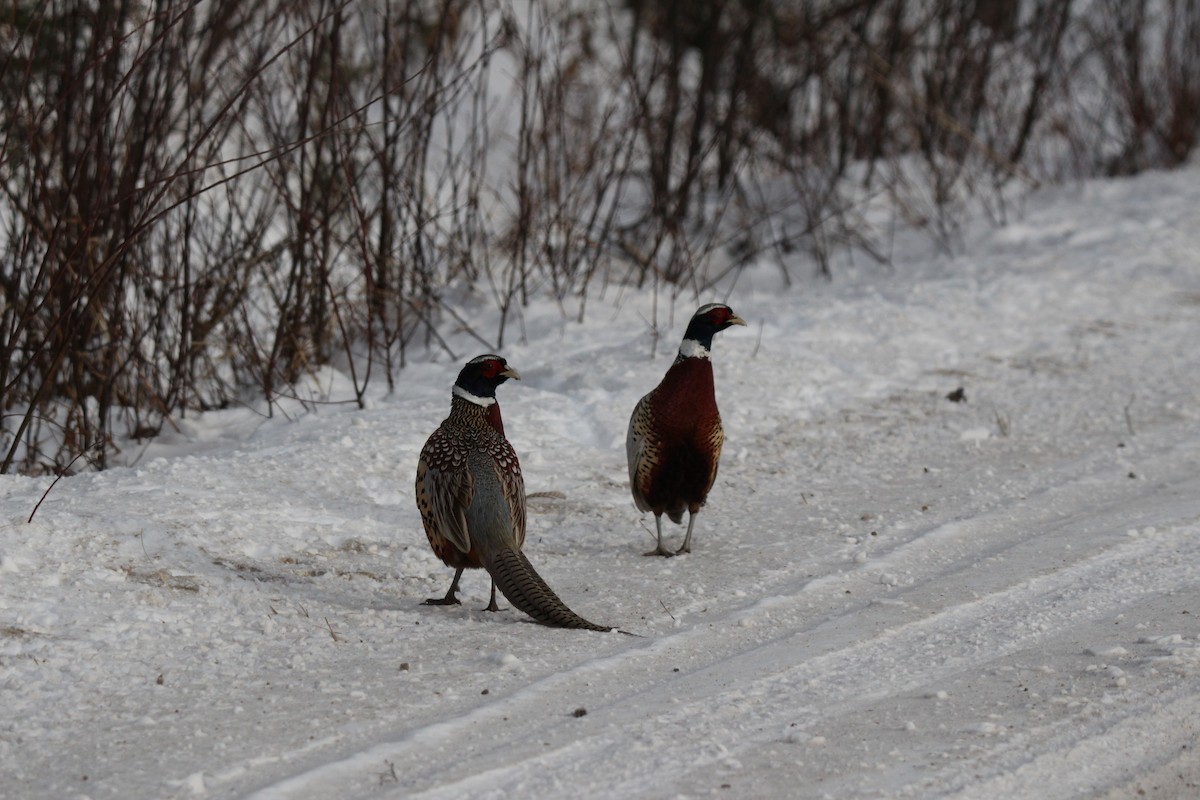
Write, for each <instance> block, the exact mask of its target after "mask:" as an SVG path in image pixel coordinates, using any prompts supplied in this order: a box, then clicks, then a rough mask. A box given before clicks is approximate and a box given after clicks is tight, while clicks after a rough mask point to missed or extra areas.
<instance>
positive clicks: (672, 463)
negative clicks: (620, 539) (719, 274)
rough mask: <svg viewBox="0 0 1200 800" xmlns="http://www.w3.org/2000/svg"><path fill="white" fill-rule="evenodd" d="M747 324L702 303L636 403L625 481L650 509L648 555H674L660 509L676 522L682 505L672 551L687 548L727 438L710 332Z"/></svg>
mask: <svg viewBox="0 0 1200 800" xmlns="http://www.w3.org/2000/svg"><path fill="white" fill-rule="evenodd" d="M745 324H746V323H745V322H744V321H743V320H742V319H741V317H738V316H737V315H736V314H734V313H733V311H732V309H730V308H729V307H728V306H725V305H721V304H719V303H713V304H710V305H706V306H701V307H700V309H699V310H698V311H697V312H696V314H695V316H693V317H692V320H691V322H690V323H689V324H688V329H687V332H686V333H685V334H684V338H683V343H682V345H680V348H679V355H678V356H677V357H676V359H675V363H673V364H672V365H671V367H670V368H669V369H668V370H667V374H666V375H665V376H663V379H662V382H661V383H659V385H658V386H656V387H655V388H654V389H653V390H652V391H651V392H650V393H649V394H647V395H646V396H645V397H643V398H642V399H641V400H639V401H638V404H637V405H636V406H635V407H634V409H633V415H632V416H631V417H630V419H629V432H628V434H627V435H626V438H625V452H626V457H627V459H628V464H629V488H630V490H631V492H632V494H633V502H634V504H635V505H636V506H637V507H638V510H640V511H651V512H653V513H654V522H655V527H656V529H657V534H658V541H657V546H656V548H655V549H654V550H651V551H650V552H649V553H647V555H662V556H670V555H673V554H672V553H671V552H670V551H669V550H667V549H665V548H664V547H663V543H662V515H663V514H666V515H667V516H668V517H670V518H671V520H672V521H673V522H675V523H677V524H678V523H680V522H682V521H683V512H684V511H687V512H688V529H687V534H686V536H685V537H684V540H683V545H682V546H681V547H680V548H679V550H678V551H677V552H680V553H688V552H691V545H692V528H693V525H694V524H695V515H696V514H697V512H699V511H700V508H701V506H703V505H704V503H705V501H706V500H707V499H708V493H709V491H710V490H711V489H712V486H713V482H714V481H715V480H716V478H717V467H718V465H719V462H720V459H721V446H722V444H723V443H724V441H725V432H724V430H723V429H722V427H721V415H720V413H719V412H718V411H717V399H716V393H715V391H714V389H713V371H712V362H711V361H710V360H709V349H710V348H711V347H712V337H713V335H714V334H716V333H717V332H719V331H723V330H725V329H726V328H728V327H729V326H730V325H745Z"/></svg>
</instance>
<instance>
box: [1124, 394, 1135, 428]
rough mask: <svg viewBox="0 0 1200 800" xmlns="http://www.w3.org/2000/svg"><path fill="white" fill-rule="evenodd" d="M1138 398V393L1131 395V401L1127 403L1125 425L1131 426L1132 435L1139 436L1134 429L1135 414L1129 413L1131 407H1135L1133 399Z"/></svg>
mask: <svg viewBox="0 0 1200 800" xmlns="http://www.w3.org/2000/svg"><path fill="white" fill-rule="evenodd" d="M1136 399H1137V395H1136V394H1131V395H1129V402H1128V403H1126V404H1125V427H1127V428H1129V435H1130V436H1137V433H1135V432H1134V430H1133V415H1132V414H1130V413H1129V409H1130V408H1132V407H1133V401H1134V400H1136Z"/></svg>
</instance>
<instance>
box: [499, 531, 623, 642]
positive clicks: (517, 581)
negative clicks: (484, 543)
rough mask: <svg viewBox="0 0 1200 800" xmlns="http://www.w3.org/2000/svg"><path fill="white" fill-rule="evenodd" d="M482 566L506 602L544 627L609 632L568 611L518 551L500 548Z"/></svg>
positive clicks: (608, 629) (605, 628) (602, 626)
mask: <svg viewBox="0 0 1200 800" xmlns="http://www.w3.org/2000/svg"><path fill="white" fill-rule="evenodd" d="M484 566H486V567H487V571H488V573H489V574H490V575H491V576H492V580H494V581H495V582H496V586H497V588H499V589H500V592H501V593H502V594H503V595H504V596H505V597H507V598H508V602H510V603H512V604H513V606H514V607H516V608H518V609H520V610H521V611H524V612H525V613H526V614H528V615H529V616H531V617H533V618H534V619H536V620H537V621H538V622H540V623H542V624H543V625H549V626H551V627H555V628H582V629H584V630H589V631H611V630H612V628H610V627H608V626H606V625H597V624H596V623H594V622H588V621H587V620H586V619H584V618H583V617H581V616H579V615H578V614H576V613H575V612H574V611H572V610H571V609H569V608H567V604H566V603H564V602H563V601H562V600H560V599H559V598H558V595H556V594H555V593H554V590H553V589H551V588H550V587H549V586H547V585H546V582H545V581H544V580H542V576H541V575H539V574H538V573H537V570H535V569H534V568H533V564H530V563H529V559H528V558H526V557H525V554H524V553H522V552H521V551H520V550H514V549H512V548H510V547H505V548H502V549H500V550H499V551H497V552H496V553H493V554H491V557H490V558H488V559H487V562H486V563H485V565H484Z"/></svg>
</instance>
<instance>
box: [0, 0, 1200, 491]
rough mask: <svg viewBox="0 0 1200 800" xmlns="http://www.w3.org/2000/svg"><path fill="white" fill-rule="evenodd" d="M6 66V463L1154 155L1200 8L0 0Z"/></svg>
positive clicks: (372, 377)
mask: <svg viewBox="0 0 1200 800" xmlns="http://www.w3.org/2000/svg"><path fill="white" fill-rule="evenodd" d="M0 93H2V95H3V97H2V102H0V120H2V125H0V331H2V333H0V347H2V348H3V351H4V352H3V354H2V356H0V392H2V395H0V397H2V408H0V414H2V416H0V472H11V471H24V472H37V471H42V470H52V471H53V470H61V469H62V468H64V467H65V466H66V465H67V463H68V462H69V461H70V460H71V459H72V458H73V457H75V456H77V455H78V454H80V453H83V452H86V453H88V458H89V461H90V463H91V464H93V465H94V466H98V467H103V466H104V465H105V464H106V463H108V460H109V459H110V458H111V456H112V454H113V453H114V452H115V449H116V448H118V447H120V446H121V442H123V441H127V440H128V439H131V438H132V439H137V438H145V437H149V436H153V435H155V434H156V433H157V432H158V431H159V430H161V428H162V426H164V425H167V426H170V425H172V424H174V422H173V421H174V420H177V419H179V418H182V417H183V416H185V415H187V414H189V413H194V412H197V411H203V410H205V409H212V408H219V407H223V406H225V405H227V404H229V403H232V402H240V401H241V400H243V399H246V398H258V399H261V398H266V400H267V401H268V407H269V408H275V401H276V400H278V399H279V398H281V397H286V396H288V395H291V394H293V393H295V392H296V390H297V386H298V385H300V384H302V383H303V382H304V381H305V378H306V376H309V375H311V374H312V373H313V371H314V370H315V369H316V368H317V367H319V366H322V365H326V364H333V365H335V366H337V367H338V368H339V369H341V370H342V371H343V372H345V373H346V374H347V375H349V376H350V377H351V379H352V380H353V384H354V386H355V389H356V392H357V397H358V400H359V401H360V402H361V401H362V398H363V397H364V394H365V392H366V391H367V388H368V386H369V385H370V384H371V383H372V382H373V381H375V382H379V381H383V382H385V383H386V385H387V386H388V387H389V388H393V387H394V386H395V384H394V382H395V381H397V380H400V379H402V376H403V373H402V372H401V370H400V368H401V367H402V366H403V365H404V364H405V363H406V361H407V360H408V359H409V358H410V357H411V354H412V352H413V349H414V348H420V350H421V351H422V352H424V351H426V350H428V349H429V348H434V349H439V350H446V351H449V349H450V348H449V346H448V345H447V344H446V343H445V341H443V335H444V334H445V332H446V331H448V330H456V331H464V330H465V331H467V332H469V333H470V334H471V335H473V336H474V337H475V338H476V339H477V340H478V341H479V343H480V346H485V345H486V346H488V347H495V348H499V347H502V346H503V344H504V342H505V341H508V340H511V338H512V336H514V333H513V323H514V321H515V320H516V319H517V318H518V316H519V311H520V308H521V306H522V305H523V304H524V303H526V302H527V301H528V300H529V299H530V298H531V297H535V296H543V297H544V296H549V297H552V298H554V299H556V300H557V301H558V302H559V303H560V305H561V307H562V310H563V313H564V315H568V316H570V317H573V318H582V316H583V315H584V313H585V309H586V308H587V306H588V304H589V303H592V304H594V303H596V302H599V301H602V300H604V299H605V298H606V297H611V296H613V295H615V293H616V292H618V291H619V289H620V287H621V286H625V285H641V286H652V287H654V288H655V289H656V290H660V291H662V292H664V293H666V294H669V295H670V296H677V295H680V294H695V293H701V292H705V291H707V290H708V289H710V288H711V287H712V285H713V283H714V282H715V281H717V280H720V279H721V278H723V277H727V276H732V275H735V274H736V271H737V270H738V269H739V268H740V267H741V266H742V265H744V264H746V263H749V262H751V261H760V260H762V259H764V258H767V259H772V260H774V261H775V262H776V263H778V265H779V269H780V270H781V273H782V274H783V275H784V276H785V278H787V279H788V280H792V279H794V278H796V277H798V276H803V275H804V272H798V270H803V269H804V268H803V267H801V266H799V265H801V264H805V263H807V264H811V265H815V269H816V271H818V272H824V273H826V274H828V273H829V272H830V271H831V270H832V269H833V268H834V267H833V264H834V262H833V261H831V256H832V255H833V254H836V253H840V252H846V251H848V250H850V249H852V250H853V251H855V252H859V253H867V254H874V255H875V257H877V258H880V259H884V258H886V239H885V235H884V234H885V228H884V227H881V224H880V220H881V218H884V219H886V217H887V215H888V214H891V215H893V216H895V217H897V218H899V219H902V220H903V221H904V223H905V224H908V225H912V226H917V227H922V228H925V229H926V230H928V231H929V232H930V234H931V235H932V236H933V237H934V238H935V240H936V241H938V242H939V243H941V244H942V245H943V246H945V247H947V248H953V247H954V245H955V239H956V235H957V228H958V225H959V223H960V221H961V220H962V219H963V217H964V214H965V213H966V212H967V211H969V210H971V209H974V208H983V209H985V210H987V211H989V212H990V213H992V214H993V215H995V216H996V217H997V219H1003V218H1004V216H1005V214H1006V213H1007V210H1006V209H1007V208H1008V203H1009V202H1010V198H1011V197H1013V196H1014V194H1016V193H1019V192H1020V191H1023V190H1026V189H1028V188H1029V187H1031V186H1033V185H1036V184H1037V183H1038V182H1042V181H1047V180H1063V179H1072V178H1077V177H1082V176H1089V175H1097V174H1105V175H1113V174H1128V173H1131V172H1135V171H1138V170H1141V169H1146V168H1150V167H1170V166H1175V165H1178V164H1180V163H1182V162H1184V161H1185V160H1186V159H1187V158H1188V157H1189V156H1190V154H1191V152H1192V150H1193V148H1194V147H1195V144H1196V136H1197V130H1198V125H1197V120H1198V118H1200V116H1198V115H1200V0H975V2H958V1H957V0H926V1H923V2H917V0H807V1H801V0H623V2H617V0H612V2H609V3H599V2H586V1H585V0H531V1H530V2H527V3H513V2H508V1H507V0H379V1H378V2H371V3H367V2H362V1H361V0H357V1H354V2H352V1H351V0H299V1H298V2H297V1H296V0H286V1H285V0H265V2H263V1H261V0H260V1H256V2H248V1H247V0H191V1H190V2H186V1H185V0H174V1H173V2H171V1H168V0H157V1H153V0H152V1H151V2H145V3H129V2H127V0H123V1H121V0H11V2H7V3H4V4H3V7H2V8H0ZM881 214H882V217H881ZM807 269H808V271H809V272H811V271H812V269H813V267H809V268H807ZM483 306H486V307H490V308H491V313H489V314H488V315H487V317H488V318H489V319H492V320H497V321H498V323H497V324H495V325H492V324H490V323H489V326H488V328H487V329H484V328H483V327H482V326H481V325H480V324H479V323H478V321H477V320H476V319H474V318H472V319H468V318H467V313H466V311H467V310H468V309H472V308H475V309H478V308H480V307H483ZM456 355H461V354H456Z"/></svg>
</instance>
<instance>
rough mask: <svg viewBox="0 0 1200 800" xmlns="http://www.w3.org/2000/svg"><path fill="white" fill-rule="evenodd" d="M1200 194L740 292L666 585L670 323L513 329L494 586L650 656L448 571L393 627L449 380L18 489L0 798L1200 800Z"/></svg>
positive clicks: (0, 694)
mask: <svg viewBox="0 0 1200 800" xmlns="http://www.w3.org/2000/svg"><path fill="white" fill-rule="evenodd" d="M1198 177H1200V175H1198V174H1197V172H1196V171H1195V170H1191V171H1184V172H1180V173H1174V174H1167V175H1162V174H1159V175H1147V176H1143V177H1140V178H1138V179H1136V180H1130V181H1122V182H1111V183H1097V184H1089V185H1086V186H1084V187H1081V188H1074V189H1070V190H1065V189H1064V190H1058V191H1055V192H1047V193H1045V194H1043V195H1041V196H1039V197H1038V198H1036V199H1035V202H1034V203H1033V205H1032V206H1031V207H1030V208H1029V209H1027V210H1026V213H1025V215H1024V219H1023V221H1021V222H1018V223H1014V224H1012V225H1010V226H1009V227H1006V228H1002V229H998V230H993V229H986V228H982V227H981V228H980V229H979V230H978V231H977V232H976V233H975V234H973V236H972V237H971V238H970V240H969V242H968V246H967V252H966V254H965V255H964V256H962V257H960V258H956V259H944V258H937V257H934V256H931V255H930V254H929V252H928V248H927V247H925V246H924V245H923V243H922V241H921V240H920V238H919V237H915V236H914V237H912V238H911V239H903V240H901V241H899V242H898V243H897V248H898V249H897V254H896V267H895V269H894V270H892V271H889V272H888V273H887V274H886V275H884V276H880V275H874V276H870V277H869V279H867V278H864V279H863V280H861V281H851V280H847V281H845V282H835V283H834V284H833V285H819V286H813V285H811V284H806V285H805V286H803V287H800V288H795V289H791V290H788V291H780V290H779V288H778V287H777V286H775V285H774V284H773V283H772V281H773V279H774V275H773V268H772V267H770V265H764V266H763V267H762V268H760V269H758V270H755V271H753V272H751V273H749V274H747V275H745V276H743V278H742V279H741V281H740V282H739V283H738V284H737V285H736V286H734V287H732V290H731V291H730V292H729V293H728V296H727V297H722V298H721V299H725V300H727V301H728V302H729V303H730V304H731V305H732V306H733V308H734V309H735V310H736V311H737V312H738V313H740V314H741V315H742V316H743V317H745V318H746V319H747V320H748V321H749V322H750V323H751V327H750V328H749V329H748V330H745V331H741V330H738V331H734V332H732V333H730V334H725V335H723V336H722V338H721V339H720V340H719V341H717V342H716V344H715V347H714V363H715V372H716V377H717V394H718V400H719V402H720V403H721V407H722V413H723V416H724V418H725V428H726V432H727V436H728V439H727V442H726V448H725V454H724V459H723V462H722V466H721V472H720V475H719V476H718V479H717V484H716V487H715V488H714V491H713V494H712V496H711V497H710V501H709V505H708V506H707V507H706V508H705V510H704V511H702V512H701V515H700V517H699V520H698V522H697V533H696V540H695V546H694V552H693V553H692V554H691V555H689V556H683V557H678V558H673V559H669V560H668V559H659V558H646V557H643V556H642V555H641V553H642V552H643V551H644V550H645V549H646V548H647V546H648V545H649V544H650V542H651V531H652V529H653V522H652V520H650V519H648V518H647V519H640V518H639V516H638V515H637V514H636V512H635V511H634V509H633V507H632V501H631V500H630V498H629V494H628V488H627V485H626V482H627V477H626V475H625V464H624V449H623V440H624V433H625V424H626V422H627V420H628V414H629V411H630V410H631V409H632V407H633V403H634V402H635V401H636V400H637V398H638V397H639V396H640V395H641V394H642V393H643V392H644V391H646V390H647V389H648V388H649V387H651V386H653V385H654V383H655V382H656V381H657V380H658V378H659V377H660V376H661V373H662V371H663V370H664V369H665V368H666V365H667V363H668V357H669V354H670V352H671V351H672V350H673V348H674V347H675V345H676V344H677V339H678V335H679V334H680V333H681V332H682V326H683V323H684V322H685V321H686V319H687V317H688V315H690V313H691V311H692V310H693V309H694V304H693V303H691V301H690V300H685V301H680V303H679V305H678V306H677V308H676V312H675V318H674V321H673V322H674V324H673V325H670V326H668V325H666V324H665V323H666V321H664V329H666V328H668V327H669V330H664V331H663V341H662V343H660V344H659V347H658V350H659V357H658V358H656V359H653V360H651V359H649V358H648V357H647V356H648V355H649V350H650V345H649V341H650V338H649V335H648V330H647V329H646V326H645V324H644V322H643V319H644V318H647V317H649V309H650V302H651V299H650V297H649V296H648V295H647V296H638V295H629V296H627V297H626V299H625V300H624V303H623V304H622V306H621V308H620V309H619V310H615V311H610V310H607V309H604V308H602V306H601V305H599V304H597V305H595V306H593V311H592V312H591V316H590V317H589V319H588V320H587V321H586V322H585V323H584V324H583V325H574V324H567V323H564V322H562V321H561V318H560V317H559V316H558V312H557V310H556V308H555V307H554V306H553V305H552V304H549V303H547V304H545V305H544V306H540V305H539V306H535V307H533V308H531V309H529V310H528V311H527V312H526V316H525V319H524V325H525V330H526V342H525V343H522V344H518V345H515V346H512V347H506V348H505V349H504V355H505V356H506V357H507V358H508V359H509V361H510V362H511V363H512V364H513V365H514V366H515V367H516V368H517V369H518V370H520V371H521V373H522V375H523V376H524V378H525V379H524V380H523V381H521V382H520V383H515V384H509V385H506V386H504V387H502V389H501V391H500V392H499V397H500V402H501V405H502V406H503V408H504V414H505V419H506V425H507V428H508V433H509V437H510V439H511V440H512V441H513V443H514V446H515V447H516V449H517V452H518V454H519V455H520V456H521V458H522V465H523V467H524V472H525V475H526V483H527V487H528V489H529V490H530V491H531V492H539V491H545V492H554V493H556V494H555V495H553V496H547V497H538V498H534V499H532V500H531V501H530V506H531V508H530V530H529V537H528V541H527V544H526V551H527V552H528V553H529V555H530V558H531V560H532V561H533V562H534V564H535V565H536V566H537V567H538V569H539V570H540V571H541V572H542V573H543V575H544V576H545V577H546V579H547V581H548V582H549V583H550V584H551V585H552V586H553V587H554V588H555V589H556V590H557V591H558V592H559V594H560V595H562V597H563V599H564V600H566V601H567V602H568V603H569V604H570V605H571V606H572V607H573V608H575V609H576V610H577V611H579V612H580V613H582V614H584V615H585V616H587V617H589V618H591V619H595V620H596V621H597V622H604V623H610V624H615V625H619V626H621V627H622V628H624V629H626V630H631V631H634V632H636V633H638V634H640V635H641V638H633V637H626V636H621V635H619V634H595V633H588V632H573V631H561V630H551V629H547V628H544V627H541V626H538V625H536V624H532V623H531V622H529V621H528V620H527V619H526V618H524V617H523V616H522V615H520V614H518V613H517V612H514V611H512V610H511V609H509V608H507V605H506V604H505V609H504V610H503V611H502V612H501V613H499V614H495V615H493V614H487V613H484V612H481V611H479V609H480V608H481V607H482V606H483V605H484V604H485V603H486V599H487V589H488V585H487V580H486V576H484V575H483V574H482V573H478V572H476V573H473V574H472V573H468V574H466V575H465V576H464V579H463V588H464V605H463V606H462V607H461V608H451V609H447V608H428V607H422V606H421V605H419V603H420V601H421V600H422V599H423V598H425V597H431V596H436V595H440V594H442V593H443V592H444V591H445V588H446V586H447V585H448V581H449V579H450V575H451V571H450V570H448V569H446V568H444V567H443V566H442V565H441V564H440V562H438V561H437V560H436V558H434V556H433V555H432V554H431V553H430V552H429V550H428V547H427V546H426V545H425V543H424V536H423V534H422V532H421V529H420V522H419V519H418V517H417V514H416V510H415V507H414V506H413V501H412V476H413V470H414V465H415V461H416V453H417V452H418V450H419V448H420V446H421V444H422V443H423V441H424V438H425V436H427V435H428V433H429V431H430V430H432V428H433V427H434V426H435V425H437V423H438V422H439V421H440V420H441V419H442V417H444V416H445V413H446V409H447V406H448V396H449V386H450V383H451V382H452V381H453V376H454V374H455V372H456V371H457V367H458V364H457V363H452V362H450V361H449V360H448V359H445V358H442V359H441V361H442V363H436V364H432V363H430V364H419V365H416V366H414V367H412V368H410V369H409V370H407V371H406V372H405V373H404V375H403V376H402V383H401V389H400V391H398V392H397V394H396V395H395V396H393V397H378V398H376V399H375V400H374V401H373V403H372V404H371V407H370V408H368V409H367V410H365V411H355V410H350V409H348V408H346V409H343V408H340V407H334V408H327V407H326V408H322V409H321V410H320V411H318V412H317V413H311V414H307V415H302V416H298V417H297V418H296V420H295V421H294V422H289V421H287V420H285V419H280V418H279V416H282V415H277V418H276V419H273V420H271V421H269V422H263V420H262V419H261V418H258V417H256V416H254V415H252V414H244V413H243V414H238V413H233V412H230V413H228V414H224V415H214V416H213V417H211V418H206V419H204V420H202V421H200V422H199V423H196V422H192V421H181V422H180V426H181V428H182V432H181V433H180V434H178V435H167V436H164V437H162V438H161V439H160V440H159V441H158V442H156V443H155V444H153V445H152V446H151V447H150V448H149V449H148V450H147V451H146V452H145V453H144V454H143V455H142V457H141V459H140V460H139V461H138V462H137V463H136V465H135V466H133V467H131V468H128V469H114V470H111V471H109V472H106V473H103V474H90V475H82V476H78V477H74V478H70V479H67V480H63V481H61V482H60V483H59V484H58V485H57V486H56V487H55V489H54V490H53V492H51V494H50V495H49V496H48V498H47V500H46V501H45V503H44V504H43V505H42V507H41V508H40V509H39V510H38V513H37V515H36V516H35V518H34V521H33V522H32V523H26V522H25V520H26V518H27V517H28V516H29V513H30V511H32V509H33V506H34V504H35V503H36V502H37V500H38V498H39V497H40V496H41V494H42V492H43V491H45V488H46V486H47V485H48V481H47V480H34V479H26V478H15V477H9V478H4V479H2V480H0V493H2V496H3V498H4V501H3V502H4V506H3V507H4V509H5V517H4V524H3V527H0V704H2V706H3V708H4V709H5V712H4V714H3V715H2V716H0V795H4V796H12V797H14V798H16V797H20V798H59V797H92V798H108V797H114V798H115V797H120V798H136V797H145V798H157V797H178V798H187V797H197V796H208V797H247V796H249V797H255V798H261V799H262V800H268V799H273V798H293V799H295V800H308V799H310V798H326V797H381V798H399V797H429V798H435V797H446V798H457V797H614V798H616V797H620V798H625V797H702V796H724V797H733V796H738V797H750V796H753V797H768V798H771V797H779V798H783V797H788V798H791V797H825V796H828V797H835V798H846V797H920V798H924V797H937V796H951V797H981V798H987V797H1039V798H1053V797H1077V796H1104V795H1106V794H1108V795H1110V796H1112V797H1125V796H1133V795H1140V796H1151V797H1153V796H1159V797H1187V796H1193V795H1197V794H1200V753H1198V749H1200V745H1197V744H1196V743H1197V741H1200V730H1198V728H1200V722H1198V720H1200V623H1198V621H1197V618H1198V616H1200V602H1198V600H1200V347H1197V342H1200V224H1198V223H1200V210H1198V209H1200V180H1197V178H1198ZM706 299H707V298H706ZM453 344H454V346H455V347H457V348H458V349H459V350H460V351H461V355H463V356H464V357H466V356H469V355H474V354H475V350H476V349H478V348H477V346H476V345H473V344H471V343H470V342H469V340H467V339H466V338H465V337H463V339H462V340H459V341H455V342H454V343H453ZM335 379H336V380H343V379H341V378H336V376H335ZM960 386H961V387H963V388H964V390H965V402H952V401H951V400H949V399H947V397H946V395H947V394H949V393H950V392H951V391H952V390H954V389H956V388H958V387H960ZM337 390H338V387H337V386H336V385H335V386H334V391H335V393H336V391H337ZM132 449H133V448H131V450H132ZM132 455H136V454H132ZM132 455H131V457H132ZM671 534H672V537H673V538H672V540H671V542H674V543H677V542H678V540H679V539H680V538H681V537H682V529H681V528H676V527H674V526H672V528H671ZM671 542H669V543H671Z"/></svg>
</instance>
